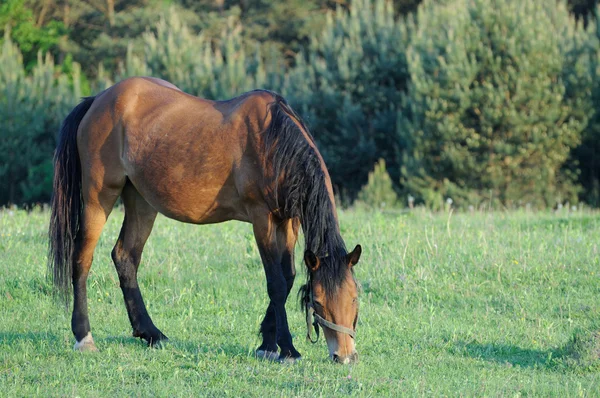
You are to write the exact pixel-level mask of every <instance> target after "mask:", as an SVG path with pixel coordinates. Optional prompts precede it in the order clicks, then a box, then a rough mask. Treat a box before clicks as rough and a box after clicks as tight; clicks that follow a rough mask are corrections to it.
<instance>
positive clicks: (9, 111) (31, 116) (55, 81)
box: [0, 32, 81, 204]
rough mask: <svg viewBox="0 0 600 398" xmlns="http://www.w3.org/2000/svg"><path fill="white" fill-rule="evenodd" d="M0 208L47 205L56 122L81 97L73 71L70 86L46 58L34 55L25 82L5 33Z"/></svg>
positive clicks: (0, 74) (0, 78)
mask: <svg viewBox="0 0 600 398" xmlns="http://www.w3.org/2000/svg"><path fill="white" fill-rule="evenodd" d="M0 65H2V68H0V181H1V188H0V204H6V203H17V204H21V203H32V202H37V201H48V200H49V199H50V194H51V192H52V173H53V165H52V156H53V153H54V148H55V145H56V135H57V133H58V129H59V126H60V123H61V121H62V119H63V118H64V117H65V115H66V114H67V113H68V112H69V111H70V109H71V108H72V107H73V106H74V105H75V103H76V102H77V101H78V100H79V97H80V96H81V94H80V90H79V79H78V75H79V68H78V65H75V70H74V75H73V79H72V81H73V82H74V84H72V83H71V82H70V79H69V77H68V76H67V75H65V74H58V75H57V74H56V73H55V66H54V62H53V60H52V57H51V56H50V55H49V54H47V55H46V56H45V57H43V56H42V54H41V53H38V60H37V64H36V65H35V67H34V68H33V69H32V73H31V75H30V76H27V75H26V73H25V68H24V65H23V56H22V54H21V52H20V51H19V49H18V48H17V46H16V45H15V44H13V42H12V40H11V39H10V36H9V32H6V33H5V37H4V42H3V44H2V49H1V52H0Z"/></svg>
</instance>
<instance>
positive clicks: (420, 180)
mask: <svg viewBox="0 0 600 398" xmlns="http://www.w3.org/2000/svg"><path fill="white" fill-rule="evenodd" d="M416 24H417V29H416V31H415V33H414V34H413V38H412V41H411V46H410V48H409V50H408V55H407V59H408V61H407V62H408V69H409V73H410V85H409V89H408V92H407V95H406V97H405V98H404V100H403V107H402V109H401V113H400V123H399V134H400V139H401V140H402V141H403V142H405V143H406V146H407V150H406V151H405V155H404V162H405V163H404V165H403V169H402V171H403V173H402V174H403V175H402V178H403V179H402V182H403V185H404V189H405V190H406V191H408V192H409V193H412V194H416V195H417V197H418V198H419V199H420V200H422V201H425V202H426V203H427V204H428V205H430V206H432V207H436V208H439V207H441V206H442V204H443V199H444V198H446V197H451V198H453V200H454V203H455V204H456V205H457V206H459V207H460V206H463V207H464V206H466V205H470V204H473V205H478V204H479V203H481V202H483V201H487V200H492V201H493V202H494V203H495V204H502V205H505V206H513V205H518V204H520V203H522V204H525V203H531V204H533V205H537V206H540V207H543V206H553V205H554V204H555V203H557V202H563V201H567V200H568V201H570V202H571V203H573V202H575V201H576V200H577V189H576V185H575V184H574V181H573V179H574V178H573V176H572V175H570V174H569V173H567V172H565V171H564V170H562V169H561V168H562V166H563V164H564V163H565V161H566V159H567V158H568V156H569V151H570V149H571V148H574V147H575V146H576V145H577V144H578V143H579V141H580V135H581V131H582V130H583V128H584V127H585V125H586V122H587V113H586V112H585V111H582V108H586V107H587V108H589V97H590V89H589V86H588V87H582V85H580V86H579V87H578V88H577V90H575V89H571V90H568V89H569V87H568V84H567V83H566V82H565V77H567V76H568V73H566V70H568V69H570V68H573V67H575V66H576V65H579V64H580V61H581V60H580V58H581V57H583V55H582V54H580V53H578V52H576V51H575V52H570V53H566V51H567V50H572V46H571V44H572V43H573V42H574V41H577V38H580V37H583V36H584V35H585V32H584V31H583V30H582V28H579V27H577V26H576V25H575V22H574V21H573V20H572V18H571V17H570V16H569V13H568V11H567V8H566V6H565V4H564V3H562V2H559V3H558V4H557V3H555V2H538V1H534V0H523V1H521V0H497V1H494V2H490V1H487V0H449V1H445V2H434V1H425V2H424V4H423V5H422V7H421V8H420V9H419V12H418V15H417V23H416Z"/></svg>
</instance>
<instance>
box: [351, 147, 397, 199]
mask: <svg viewBox="0 0 600 398" xmlns="http://www.w3.org/2000/svg"><path fill="white" fill-rule="evenodd" d="M357 199H358V201H359V202H361V203H362V204H364V205H366V206H368V207H371V208H375V209H379V208H390V207H394V206H395V205H396V204H397V203H398V197H397V196H396V192H394V188H393V186H392V179H391V178H390V175H389V174H388V173H387V171H386V170H385V160H383V159H379V162H377V163H376V164H375V169H374V170H373V171H372V172H370V173H369V180H368V182H367V184H366V185H365V186H363V187H362V189H361V190H360V192H359V193H358V197H357Z"/></svg>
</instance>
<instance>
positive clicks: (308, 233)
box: [264, 94, 347, 295]
mask: <svg viewBox="0 0 600 398" xmlns="http://www.w3.org/2000/svg"><path fill="white" fill-rule="evenodd" d="M273 95H274V96H275V101H274V102H273V103H272V104H271V109H270V113H271V118H272V119H271V123H270V125H269V127H268V128H267V130H266V131H265V133H264V143H265V149H266V153H267V157H266V161H267V162H268V165H267V166H268V167H266V170H270V172H272V173H273V174H272V177H273V178H274V180H275V182H276V183H275V187H274V191H273V192H271V195H270V196H271V198H270V199H271V202H273V206H272V207H273V208H272V211H273V212H275V214H278V215H279V216H281V217H282V218H295V217H298V218H299V219H300V224H301V225H302V231H303V232H304V241H305V246H306V250H310V251H312V252H313V253H314V254H315V255H316V256H317V257H318V258H319V259H320V261H321V266H320V267H319V268H318V270H317V271H316V272H315V274H314V278H315V279H318V280H319V281H320V282H321V283H322V285H323V288H324V289H325V293H326V294H328V295H333V293H334V292H335V291H336V290H337V288H338V287H339V286H340V285H341V283H342V281H343V280H344V277H345V275H346V273H345V272H344V270H345V267H347V264H346V254H347V250H346V246H345V244H344V241H343V239H342V237H341V235H340V231H339V226H338V222H337V219H336V215H335V213H334V207H333V203H332V202H331V200H332V199H331V198H330V196H329V192H328V190H327V185H326V176H325V171H324V169H325V164H324V163H323V164H322V160H321V157H320V154H319V153H318V150H317V149H316V145H315V143H314V139H313V137H312V135H311V134H310V133H309V131H308V128H307V127H306V125H305V124H304V122H303V121H302V119H301V118H300V116H298V115H297V114H296V112H294V110H292V108H291V107H290V106H289V105H288V104H287V102H286V101H285V99H283V97H281V96H279V95H277V94H273ZM293 119H296V121H297V123H298V124H296V122H294V120H293ZM301 129H302V130H303V131H304V132H303V131H302V130H301ZM307 274H309V273H308V272H307ZM301 291H302V289H301Z"/></svg>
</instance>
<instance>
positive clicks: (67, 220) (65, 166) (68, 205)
mask: <svg viewBox="0 0 600 398" xmlns="http://www.w3.org/2000/svg"><path fill="white" fill-rule="evenodd" d="M94 99H95V97H87V98H84V99H83V101H81V103H80V104H79V105H77V106H76V107H75V109H73V110H72V111H71V113H70V114H69V116H67V117H66V119H65V120H64V121H63V123H62V126H61V128H60V135H59V139H58V145H57V147H56V152H55V153H54V184H53V192H52V213H51V215H50V226H49V228H48V238H49V248H48V271H49V274H50V276H51V278H52V281H53V282H54V287H55V289H56V291H57V293H58V295H59V296H60V297H61V298H62V299H64V301H65V303H67V304H68V303H69V298H70V297H69V294H68V293H69V291H70V286H71V279H72V272H73V252H74V249H75V236H76V235H77V232H78V231H79V228H80V223H81V216H82V210H83V204H82V200H81V163H80V161H79V151H78V150H77V129H78V128H79V124H80V123H81V120H82V119H83V117H84V116H85V114H86V113H87V111H88V110H89V109H90V106H92V103H93V102H94Z"/></svg>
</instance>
